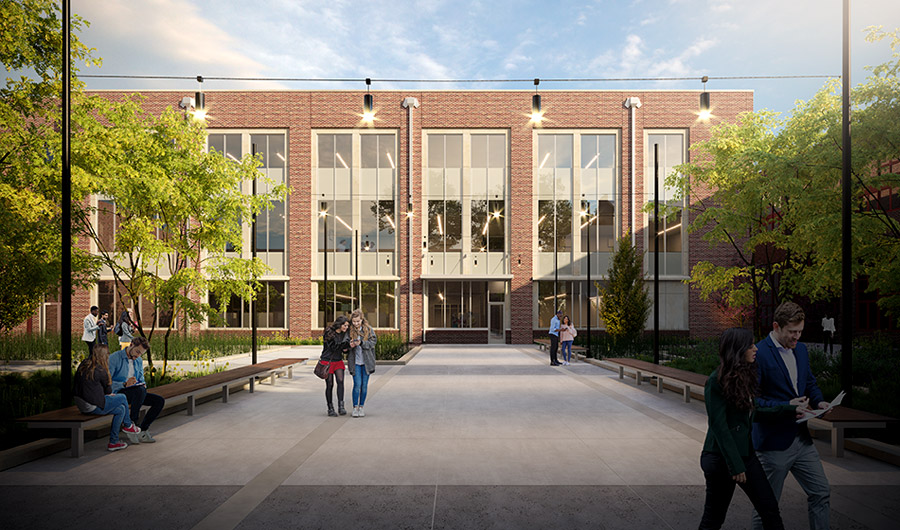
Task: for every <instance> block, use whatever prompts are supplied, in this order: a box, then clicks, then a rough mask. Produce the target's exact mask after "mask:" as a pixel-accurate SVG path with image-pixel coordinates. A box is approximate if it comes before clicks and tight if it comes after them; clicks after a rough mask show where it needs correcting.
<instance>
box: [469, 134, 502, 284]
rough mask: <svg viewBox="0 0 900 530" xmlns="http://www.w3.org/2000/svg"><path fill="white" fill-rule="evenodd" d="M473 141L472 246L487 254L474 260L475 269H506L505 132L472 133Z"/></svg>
mask: <svg viewBox="0 0 900 530" xmlns="http://www.w3.org/2000/svg"><path fill="white" fill-rule="evenodd" d="M470 143H471V151H470V152H471V170H470V180H469V182H470V184H469V225H470V226H469V229H470V233H471V250H472V252H473V253H479V254H483V255H485V257H486V259H482V260H481V261H480V262H478V261H474V260H473V265H472V269H473V270H472V272H474V273H488V274H494V273H503V272H505V267H504V259H505V256H506V254H505V253H506V165H507V163H506V153H507V147H506V136H505V135H502V134H472V135H471V136H470ZM463 213H464V214H465V212H463ZM478 263H481V266H479V265H478Z"/></svg>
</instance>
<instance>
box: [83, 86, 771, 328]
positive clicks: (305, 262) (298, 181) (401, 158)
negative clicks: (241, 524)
mask: <svg viewBox="0 0 900 530" xmlns="http://www.w3.org/2000/svg"><path fill="white" fill-rule="evenodd" d="M100 93H101V94H104V95H107V96H109V97H119V96H120V93H116V92H100ZM373 94H374V96H375V108H376V111H377V115H376V121H375V123H374V125H372V127H374V128H378V129H388V130H391V131H392V132H396V133H397V134H398V143H399V151H398V160H397V169H398V186H397V190H398V201H397V214H398V221H399V226H398V247H397V248H398V270H397V272H398V275H399V276H400V278H401V279H400V282H399V289H398V295H399V296H398V300H399V304H398V322H399V325H400V333H401V335H406V333H407V314H408V312H407V310H408V309H407V308H408V306H407V304H408V303H409V301H410V297H409V295H408V293H409V289H410V287H411V288H412V292H413V296H412V305H413V308H412V315H413V324H412V341H413V342H420V341H421V339H422V332H423V324H424V322H423V319H424V306H423V300H424V299H423V294H422V293H423V286H424V282H423V281H422V280H421V273H422V271H421V259H420V258H421V244H422V234H421V217H419V216H420V215H421V214H422V212H421V211H419V208H420V205H421V193H422V145H421V144H422V130H423V129H454V128H460V129H479V128H490V129H506V130H507V131H508V134H509V148H510V153H509V154H510V158H509V160H510V167H509V170H510V182H511V193H510V230H511V233H510V241H509V243H510V272H511V273H512V275H513V279H512V280H511V285H510V293H511V296H510V306H509V307H510V310H511V311H510V312H511V319H510V324H511V329H510V334H511V341H512V343H530V342H531V341H532V337H533V336H534V334H535V330H533V329H532V322H533V314H532V311H533V308H532V296H533V295H532V258H533V256H532V240H533V237H534V234H533V219H532V182H533V169H532V167H533V163H534V162H533V160H532V149H533V146H532V143H533V141H532V131H533V127H532V125H531V124H530V123H529V120H528V115H529V114H530V109H531V107H530V106H531V95H532V94H533V92H532V91H530V90H521V91H446V92H444V91H384V92H382V91H376V92H373ZM541 94H542V97H543V109H544V112H545V119H544V121H543V123H542V124H541V128H542V129H544V130H550V129H587V128H590V129H615V130H618V131H619V132H620V137H621V142H620V149H621V151H620V157H619V160H620V171H619V173H620V190H621V192H622V193H623V197H622V200H621V201H620V207H619V215H620V225H621V227H622V230H623V232H624V231H626V230H628V229H629V226H630V222H631V210H630V208H631V201H630V198H629V197H628V195H627V192H628V190H629V189H630V188H631V182H630V172H631V164H632V160H631V159H630V138H631V131H630V111H629V110H628V109H627V108H625V107H624V105H623V103H624V101H625V99H626V98H628V97H638V98H640V100H641V102H642V106H641V108H640V109H638V110H637V111H636V124H635V125H636V134H635V140H636V142H635V160H634V161H633V163H634V164H635V167H636V168H637V171H636V182H635V188H636V190H635V191H636V193H637V194H638V197H642V196H643V193H644V186H643V182H644V178H643V165H644V152H643V150H644V134H645V130H648V129H685V130H688V140H689V142H690V143H694V142H697V141H699V140H703V139H706V138H708V137H709V131H710V127H711V126H712V125H715V124H716V123H718V122H721V121H734V120H735V119H736V118H737V116H738V114H739V113H741V112H744V111H749V110H752V109H753V94H752V92H749V91H742V92H736V91H723V92H712V93H711V102H712V106H713V112H714V114H715V117H714V118H713V120H712V121H711V123H710V124H704V123H699V122H698V121H697V116H696V111H697V108H698V105H699V91H695V90H694V91H691V90H685V91H642V90H628V91H542V92H541ZM143 95H144V96H145V98H146V100H145V103H144V106H145V108H146V109H147V110H148V112H153V113H158V112H161V111H162V110H163V109H164V108H165V107H167V106H172V107H175V108H177V104H178V102H179V101H180V100H181V98H182V97H184V96H193V90H184V91H158V92H145V93H144V94H143ZM362 96H363V91H279V92H255V91H207V92H206V104H207V107H208V110H209V115H210V120H209V128H210V129H217V128H222V129H224V128H228V129H255V128H256V129H286V130H287V131H288V146H289V147H288V152H289V159H288V162H289V164H288V165H289V174H288V183H289V185H290V186H291V188H292V189H293V193H292V194H291V196H290V198H289V200H288V208H289V215H288V218H289V222H288V233H289V241H288V274H289V275H290V277H291V278H292V280H291V281H290V283H289V288H288V314H289V323H288V325H289V333H290V334H291V335H292V336H303V337H308V336H311V335H312V336H315V335H317V334H318V330H315V329H312V324H313V317H314V315H311V314H310V308H311V307H313V300H312V298H311V293H312V292H313V291H312V289H310V286H309V280H310V277H311V274H312V272H311V269H312V252H313V248H314V244H315V242H314V241H313V240H311V238H310V237H309V235H310V234H311V233H312V225H311V223H313V222H314V221H315V214H314V212H312V211H311V208H310V206H309V205H310V204H311V201H312V196H311V193H312V187H313V184H312V182H313V173H312V152H311V149H312V146H311V139H312V131H313V130H314V129H318V128H327V129H352V128H361V127H364V126H365V124H363V123H362V122H361V119H360V113H361V111H362ZM406 97H415V98H417V99H418V100H419V102H420V104H421V105H420V107H419V108H418V109H415V110H414V118H413V134H412V137H413V147H412V152H413V166H412V173H413V179H412V180H413V189H412V194H413V206H414V210H415V215H416V217H415V218H414V220H413V222H412V223H411V225H412V231H413V237H412V242H413V244H412V256H409V255H408V253H407V241H408V229H409V228H408V227H409V226H410V223H408V222H407V221H406V219H405V217H404V215H403V213H404V212H405V209H406V204H405V203H406V200H407V193H408V190H407V175H408V173H407V171H408V149H409V145H408V137H409V134H408V133H409V131H408V121H407V120H408V113H407V110H406V109H405V108H403V106H402V102H403V99H404V98H406ZM689 156H692V155H690V154H689ZM693 193H694V196H693V197H692V200H696V199H697V198H701V197H706V196H708V195H709V194H710V190H708V189H704V188H696V189H694V190H693ZM641 207H642V201H640V200H639V201H638V204H637V208H638V209H640V208H641ZM693 217H694V215H691V220H693ZM637 219H638V227H640V226H641V223H642V217H641V214H640V211H639V212H638V217H637ZM701 236H702V234H701V233H694V234H690V235H689V241H688V249H689V269H690V268H691V267H693V266H694V265H695V264H696V263H697V262H698V261H701V260H708V259H712V260H714V261H717V262H721V263H727V262H729V261H730V259H731V252H730V251H729V249H728V248H725V247H719V248H715V249H710V248H709V247H708V246H707V245H706V244H705V243H703V242H702V240H701V239H700V238H701ZM636 239H637V244H638V249H639V250H640V251H641V252H643V250H644V241H643V239H644V235H643V233H642V231H638V232H637V234H636ZM410 257H411V258H412V268H413V282H412V286H410V285H408V282H407V264H408V263H409V259H410ZM89 305H90V304H88V303H87V295H86V294H85V293H82V292H79V293H77V294H76V297H75V300H74V301H73V311H74V313H75V316H73V328H78V329H80V326H81V317H83V315H84V314H86V310H87V307H88V306H89ZM689 308H690V309H689V315H690V316H689V326H690V330H691V333H692V334H695V335H704V336H705V335H712V334H715V333H717V332H718V331H719V330H721V329H722V328H723V327H725V326H727V323H726V322H724V320H723V318H722V317H721V315H719V314H718V312H717V310H716V308H715V307H714V306H713V304H711V303H709V302H703V301H701V300H700V299H699V298H698V297H697V296H696V294H695V293H694V292H691V295H690V297H689ZM78 315H81V316H78ZM76 317H77V318H76ZM439 338H446V340H447V341H448V342H458V341H461V340H462V341H468V340H472V341H475V342H486V341H487V332H486V331H478V332H474V331H473V332H468V331H452V332H451V331H432V332H428V342H438V339H439Z"/></svg>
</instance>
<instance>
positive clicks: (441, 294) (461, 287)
mask: <svg viewBox="0 0 900 530" xmlns="http://www.w3.org/2000/svg"><path fill="white" fill-rule="evenodd" d="M487 292H488V291H487V282H477V281H476V282H467V281H461V282H454V281H447V282H444V281H429V282H428V327H429V328H487V306H488V298H487Z"/></svg>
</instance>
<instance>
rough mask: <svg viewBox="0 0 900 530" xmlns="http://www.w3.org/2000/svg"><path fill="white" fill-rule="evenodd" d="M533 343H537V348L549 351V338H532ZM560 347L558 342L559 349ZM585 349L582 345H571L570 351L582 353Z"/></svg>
mask: <svg viewBox="0 0 900 530" xmlns="http://www.w3.org/2000/svg"><path fill="white" fill-rule="evenodd" d="M534 343H535V344H537V345H538V348H539V349H540V350H541V351H550V339H534ZM561 349H562V345H561V344H560V350H561ZM586 351H587V348H585V347H584V346H576V345H574V344H573V345H572V353H576V352H578V353H582V354H583V353H584V352H586Z"/></svg>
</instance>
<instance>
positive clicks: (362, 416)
mask: <svg viewBox="0 0 900 530" xmlns="http://www.w3.org/2000/svg"><path fill="white" fill-rule="evenodd" d="M359 417H360V418H365V417H366V413H365V412H363V409H362V407H359Z"/></svg>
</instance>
